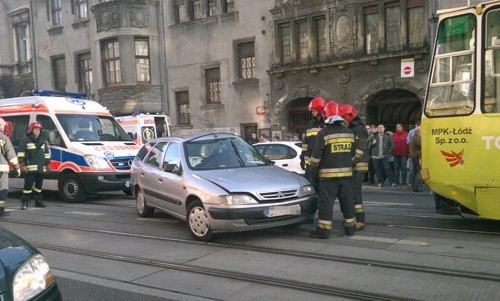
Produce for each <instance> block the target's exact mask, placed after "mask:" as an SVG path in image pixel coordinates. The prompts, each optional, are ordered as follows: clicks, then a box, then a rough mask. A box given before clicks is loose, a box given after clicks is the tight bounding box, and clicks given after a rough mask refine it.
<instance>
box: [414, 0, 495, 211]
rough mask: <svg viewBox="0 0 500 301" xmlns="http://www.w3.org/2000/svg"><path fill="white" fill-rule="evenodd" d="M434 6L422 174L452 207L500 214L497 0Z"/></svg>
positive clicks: (423, 126) (424, 116)
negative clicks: (434, 29)
mask: <svg viewBox="0 0 500 301" xmlns="http://www.w3.org/2000/svg"><path fill="white" fill-rule="evenodd" d="M438 14H439V26H438V31H437V35H436V43H435V47H434V56H433V63H432V69H431V73H430V76H429V82H428V87H427V95H426V99H425V103H424V108H423V116H422V171H421V175H422V178H423V179H424V181H425V182H426V183H427V184H428V185H429V187H430V188H431V190H432V191H434V192H435V193H436V194H439V195H440V196H443V197H445V198H447V199H448V200H449V201H452V202H456V204H458V205H459V206H458V208H462V209H463V210H465V208H467V209H468V210H467V211H469V212H470V211H472V212H474V213H475V214H477V215H479V216H481V217H484V218H488V219H496V220H500V1H490V2H485V3H483V4H481V5H477V6H473V7H464V8H457V9H450V10H443V11H439V12H438Z"/></svg>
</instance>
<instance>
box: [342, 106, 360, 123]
mask: <svg viewBox="0 0 500 301" xmlns="http://www.w3.org/2000/svg"><path fill="white" fill-rule="evenodd" d="M357 115H358V112H356V109H355V108H354V107H353V106H351V105H343V106H342V107H341V108H340V116H342V117H343V118H344V119H345V120H347V121H348V122H351V121H352V120H353V119H354V118H356V116H357Z"/></svg>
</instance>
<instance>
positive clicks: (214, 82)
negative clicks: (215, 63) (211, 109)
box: [205, 67, 221, 104]
mask: <svg viewBox="0 0 500 301" xmlns="http://www.w3.org/2000/svg"><path fill="white" fill-rule="evenodd" d="M205 84H206V88H207V103H208V104H214V103H220V102H221V99H220V94H221V93H220V92H221V85H220V68H218V67H217V68H210V69H205Z"/></svg>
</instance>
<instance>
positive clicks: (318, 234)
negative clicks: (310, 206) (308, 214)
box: [309, 227, 331, 239]
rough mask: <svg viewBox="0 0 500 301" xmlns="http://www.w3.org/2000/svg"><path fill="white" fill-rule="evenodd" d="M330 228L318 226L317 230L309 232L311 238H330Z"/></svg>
mask: <svg viewBox="0 0 500 301" xmlns="http://www.w3.org/2000/svg"><path fill="white" fill-rule="evenodd" d="M330 233H331V231H330V230H327V229H321V228H318V227H316V230H314V231H311V232H309V237H311V238H320V239H328V238H330Z"/></svg>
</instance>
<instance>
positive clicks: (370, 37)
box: [364, 5, 379, 54]
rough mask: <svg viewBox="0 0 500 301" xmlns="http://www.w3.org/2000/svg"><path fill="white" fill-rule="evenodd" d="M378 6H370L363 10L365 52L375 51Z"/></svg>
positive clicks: (376, 47) (376, 49) (376, 44)
mask: <svg viewBox="0 0 500 301" xmlns="http://www.w3.org/2000/svg"><path fill="white" fill-rule="evenodd" d="M378 18H379V16H378V6H376V5H375V6H370V7H367V8H365V11H364V30H365V50H366V53H367V54H373V53H377V52H378V51H379V45H378V22H379V21H378Z"/></svg>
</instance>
